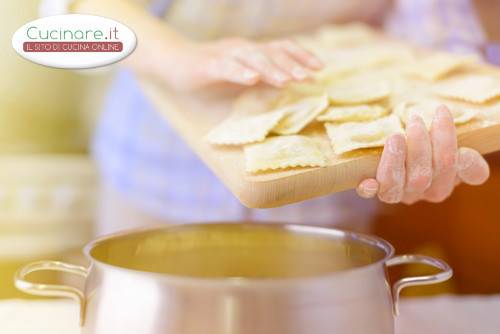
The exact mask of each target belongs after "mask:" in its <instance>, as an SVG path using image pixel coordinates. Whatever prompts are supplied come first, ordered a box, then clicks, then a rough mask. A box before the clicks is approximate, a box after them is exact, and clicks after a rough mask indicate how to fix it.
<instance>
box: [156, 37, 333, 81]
mask: <svg viewBox="0 0 500 334" xmlns="http://www.w3.org/2000/svg"><path fill="white" fill-rule="evenodd" d="M322 66H323V65H322V63H321V61H320V60H319V59H318V58H316V57H315V56H314V55H312V54H311V53H309V52H308V51H306V50H304V49H303V48H302V47H300V46H298V45H297V44H296V43H294V42H293V41H289V40H276V41H271V42H267V43H256V42H252V41H249V40H246V39H240V38H231V39H222V40H219V41H216V42H209V43H200V44H187V45H184V46H180V47H179V48H178V50H177V52H176V66H169V68H165V69H162V70H161V71H160V74H161V73H163V74H161V75H163V76H166V77H165V79H166V80H167V81H168V83H169V84H170V85H171V86H172V87H173V88H174V89H176V90H194V89H199V88H203V87H206V86H209V85H213V84H219V83H233V84H238V85H244V86H250V85H255V84H257V83H259V82H263V83H266V84H269V85H271V86H275V87H282V86H284V85H285V84H286V83H288V82H289V81H301V80H304V79H307V78H308V77H309V76H310V71H311V70H318V69H320V68H322ZM160 67H161V65H160Z"/></svg>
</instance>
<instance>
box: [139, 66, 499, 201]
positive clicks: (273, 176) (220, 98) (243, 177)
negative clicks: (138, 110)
mask: <svg viewBox="0 0 500 334" xmlns="http://www.w3.org/2000/svg"><path fill="white" fill-rule="evenodd" d="M492 70H493V71H499V70H498V69H496V68H495V69H493V68H492ZM140 83H141V86H142V88H143V89H144V92H145V94H146V95H147V96H148V97H149V98H150V100H151V102H152V103H153V105H154V106H155V107H156V108H157V110H158V111H159V112H161V113H162V114H163V115H164V116H165V117H166V119H167V120H168V122H169V123H170V124H171V126H172V127H173V128H175V129H176V130H177V131H178V133H179V134H180V136H181V137H182V138H183V139H184V140H185V141H186V142H187V144H188V145H189V146H190V147H191V148H192V149H193V151H194V152H195V153H196V154H197V155H198V156H199V157H200V158H201V159H202V160H203V162H204V163H205V164H206V165H207V166H208V167H209V168H210V169H211V170H212V171H213V172H214V174H215V175H216V176H217V177H218V178H219V179H220V180H221V181H222V182H223V183H224V184H225V185H226V186H227V188H229V189H230V190H231V192H232V193H233V194H234V195H235V196H236V197H237V198H238V199H239V200H240V202H241V203H242V204H243V205H245V206H247V207H250V208H271V207H277V206H281V205H285V204H289V203H294V202H299V201H303V200H307V199H311V198H314V197H318V196H324V195H328V194H331V193H335V192H340V191H344V190H347V189H352V188H355V187H356V186H357V185H358V184H359V182H360V181H361V180H363V179H364V178H367V177H373V176H374V175H375V172H376V168H377V165H378V161H379V158H380V153H381V149H371V150H363V151H360V152H354V154H351V155H350V156H347V157H342V158H338V159H335V160H333V161H332V163H331V165H330V166H328V167H324V168H301V169H290V170H281V171H272V172H266V173H262V174H255V175H254V174H249V173H246V172H245V162H244V155H243V150H242V148H241V147H215V146H212V145H210V144H208V143H207V142H206V141H205V140H204V139H203V137H204V136H205V135H206V134H207V133H208V131H209V130H211V129H212V128H213V127H214V126H215V125H217V124H218V123H219V122H221V121H222V120H223V119H224V118H226V117H227V116H228V115H229V113H230V112H231V106H232V103H233V101H234V100H235V98H236V97H237V95H238V94H237V92H231V91H227V90H224V91H223V92H215V91H213V92H210V93H207V92H205V93H198V94H191V95H178V94H172V93H170V92H169V91H168V89H167V88H166V87H165V86H164V85H162V84H160V83H158V82H155V81H152V80H151V79H146V78H143V79H141V80H140ZM458 133H459V143H460V146H467V147H471V148H474V149H476V150H478V151H480V152H481V153H489V152H493V151H497V150H500V110H497V111H496V112H494V113H489V114H488V115H487V116H485V115H482V116H481V117H480V118H478V119H477V120H475V121H473V122H470V123H467V124H465V125H463V126H460V127H458Z"/></svg>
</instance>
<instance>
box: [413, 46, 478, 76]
mask: <svg viewBox="0 0 500 334" xmlns="http://www.w3.org/2000/svg"><path fill="white" fill-rule="evenodd" d="M475 60H476V59H475V58H474V57H471V56H454V55H449V54H446V53H441V52H438V53H433V54H430V55H428V56H424V58H423V59H420V60H418V61H416V62H414V63H413V64H411V65H410V66H409V67H407V69H406V73H408V74H410V75H413V76H415V77H418V78H421V79H425V80H429V81H434V80H437V79H440V78H442V77H444V76H445V75H447V74H449V73H450V72H452V71H454V70H457V69H459V68H461V67H463V66H465V65H468V64H471V63H473V62H474V61H475Z"/></svg>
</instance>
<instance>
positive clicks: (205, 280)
mask: <svg viewBox="0 0 500 334" xmlns="http://www.w3.org/2000/svg"><path fill="white" fill-rule="evenodd" d="M257 224H258V225H263V226H268V227H273V228H280V229H283V230H285V231H289V232H293V233H306V234H315V235H319V236H321V235H323V236H325V235H326V236H328V235H330V236H335V237H341V238H348V239H351V240H356V241H360V242H364V243H367V244H370V245H372V246H374V247H377V248H378V249H381V250H382V251H384V253H385V255H384V257H382V258H381V259H379V260H377V261H375V262H372V263H370V264H367V265H363V266H358V267H352V268H349V269H343V270H340V271H336V272H331V273H325V274H321V275H315V276H308V277H290V278H286V277H275V278H274V277H273V278H240V277H227V278H221V277H193V276H181V275H173V274H165V273H157V272H150V271H142V270H138V269H131V268H125V267H120V266H117V265H113V264H109V263H106V262H103V261H100V260H97V259H96V258H94V257H93V256H92V255H91V252H92V250H93V249H94V248H95V247H97V246H98V245H100V244H102V243H104V242H106V241H108V240H111V239H115V238H119V237H123V236H127V235H132V234H135V233H140V232H150V231H157V230H166V229H170V228H179V227H182V226H186V225H189V226H206V225H257ZM83 253H84V255H85V257H86V258H87V259H88V260H89V261H90V269H91V268H92V267H93V266H94V265H96V264H97V265H99V266H101V267H103V268H105V269H107V270H113V271H119V272H123V273H130V274H134V275H140V276H143V277H145V276H150V277H154V278H155V279H159V280H163V281H169V282H171V283H180V284H184V285H185V284H190V283H191V284H196V285H200V284H215V285H216V284H234V285H238V286H243V285H246V284H252V285H255V284H270V283H279V284H286V283H300V282H311V281H314V280H324V279H332V278H338V277H340V276H341V275H344V274H347V273H354V272H356V271H362V270H367V269H369V268H373V267H376V266H380V265H381V264H385V262H386V261H387V260H388V259H390V258H392V257H393V255H394V247H393V246H392V245H391V244H390V243H389V242H388V241H386V240H384V239H382V238H380V237H377V236H373V235H369V234H364V233H357V232H351V231H347V230H342V229H336V228H329V227H322V226H313V225H303V224H289V223H279V222H274V221H273V222H252V221H247V222H234V221H220V222H206V223H175V224H169V225H156V226H148V227H144V228H136V229H132V230H124V231H120V232H116V233H112V234H108V235H105V236H102V237H99V238H97V239H95V240H93V241H91V242H89V243H88V244H87V245H85V246H84V248H83Z"/></svg>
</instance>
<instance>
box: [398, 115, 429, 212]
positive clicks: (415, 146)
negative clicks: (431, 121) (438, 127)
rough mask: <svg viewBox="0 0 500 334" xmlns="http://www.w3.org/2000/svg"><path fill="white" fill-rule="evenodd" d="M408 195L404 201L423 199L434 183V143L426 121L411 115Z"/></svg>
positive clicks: (408, 141)
mask: <svg viewBox="0 0 500 334" xmlns="http://www.w3.org/2000/svg"><path fill="white" fill-rule="evenodd" d="M406 141H407V147H408V153H407V158H406V195H405V198H404V202H408V203H411V202H415V201H417V200H419V199H421V198H422V197H423V195H424V192H425V191H426V190H427V189H428V188H429V187H430V185H431V183H432V144H431V139H430V136H429V132H428V131H427V129H426V127H425V124H424V121H423V120H422V118H421V117H419V116H417V115H411V116H410V118H409V121H408V124H407V126H406Z"/></svg>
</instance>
